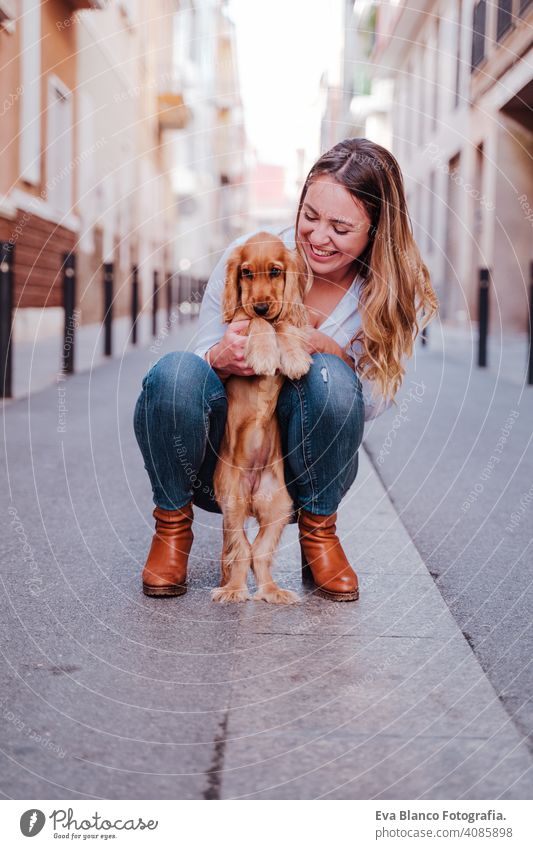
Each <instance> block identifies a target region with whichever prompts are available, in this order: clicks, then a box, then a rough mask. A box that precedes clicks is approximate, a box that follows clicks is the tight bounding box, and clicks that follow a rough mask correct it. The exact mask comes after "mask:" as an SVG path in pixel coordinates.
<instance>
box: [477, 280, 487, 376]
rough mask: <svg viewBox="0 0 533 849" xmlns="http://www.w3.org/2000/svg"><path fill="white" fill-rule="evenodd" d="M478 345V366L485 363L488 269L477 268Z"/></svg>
mask: <svg viewBox="0 0 533 849" xmlns="http://www.w3.org/2000/svg"><path fill="white" fill-rule="evenodd" d="M478 314H479V347H478V361H477V362H478V366H481V367H482V368H484V367H485V366H486V365H487V337H488V332H489V269H488V268H480V269H479V308H478Z"/></svg>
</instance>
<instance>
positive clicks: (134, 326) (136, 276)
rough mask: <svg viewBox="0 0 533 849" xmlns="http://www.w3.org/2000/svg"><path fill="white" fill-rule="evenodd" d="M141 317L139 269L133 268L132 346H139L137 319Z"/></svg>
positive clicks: (133, 266) (134, 266)
mask: <svg viewBox="0 0 533 849" xmlns="http://www.w3.org/2000/svg"><path fill="white" fill-rule="evenodd" d="M138 315H139V269H138V267H137V266H136V265H132V267H131V344H132V345H136V344H137V317H138Z"/></svg>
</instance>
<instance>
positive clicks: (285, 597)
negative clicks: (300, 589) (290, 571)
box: [252, 587, 301, 604]
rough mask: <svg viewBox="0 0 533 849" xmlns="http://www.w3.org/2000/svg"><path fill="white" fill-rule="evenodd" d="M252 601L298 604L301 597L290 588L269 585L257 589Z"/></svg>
mask: <svg viewBox="0 0 533 849" xmlns="http://www.w3.org/2000/svg"><path fill="white" fill-rule="evenodd" d="M252 598H253V600H254V601H268V602H269V603H270V604H299V603H300V601H301V599H300V597H299V596H298V595H296V593H293V592H292V590H282V589H281V588H280V587H269V588H268V589H260V590H257V592H256V593H255V595H254V596H252Z"/></svg>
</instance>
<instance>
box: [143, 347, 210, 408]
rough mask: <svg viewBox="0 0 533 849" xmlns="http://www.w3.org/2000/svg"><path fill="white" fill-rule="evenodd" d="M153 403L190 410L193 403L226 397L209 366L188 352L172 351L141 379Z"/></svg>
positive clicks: (200, 358)
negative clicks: (169, 404)
mask: <svg viewBox="0 0 533 849" xmlns="http://www.w3.org/2000/svg"><path fill="white" fill-rule="evenodd" d="M143 389H148V390H149V392H150V396H151V398H152V399H153V400H157V401H158V402H160V403H163V404H164V403H165V402H167V403H168V402H169V403H171V404H172V407H173V409H179V408H180V407H182V408H185V409H188V410H191V404H194V400H195V399H197V400H200V401H202V405H201V406H202V407H203V406H204V402H207V406H209V401H210V400H211V399H212V398H213V397H222V396H224V395H225V394H226V392H225V389H224V384H223V383H222V381H221V380H220V378H219V377H218V375H217V374H216V372H215V371H214V370H213V369H212V368H211V366H210V365H209V364H208V363H207V362H206V361H205V360H203V359H202V357H199V356H198V355H197V354H193V352H192V351H172V352H171V353H169V354H165V356H163V357H161V359H160V360H158V361H157V362H156V363H155V365H153V366H152V368H151V369H150V371H149V372H148V374H147V375H146V376H145V377H144V379H143Z"/></svg>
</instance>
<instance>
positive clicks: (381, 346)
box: [295, 138, 438, 399]
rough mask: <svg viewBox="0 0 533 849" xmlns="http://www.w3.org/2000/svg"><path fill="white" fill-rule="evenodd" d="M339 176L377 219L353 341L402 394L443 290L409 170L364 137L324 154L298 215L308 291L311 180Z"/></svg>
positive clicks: (385, 387)
mask: <svg viewBox="0 0 533 849" xmlns="http://www.w3.org/2000/svg"><path fill="white" fill-rule="evenodd" d="M323 174H328V175H331V176H333V177H334V178H335V180H337V182H338V183H340V185H342V186H344V188H346V189H347V190H348V191H349V192H350V193H351V194H352V195H353V196H354V198H356V199H357V200H358V201H359V202H360V203H361V204H362V205H363V207H364V208H365V210H366V212H367V213H368V217H369V218H370V221H371V226H370V228H369V241H368V244H367V246H366V248H365V249H364V251H363V252H362V254H360V256H358V257H357V259H356V260H354V274H355V273H356V272H357V273H358V274H359V277H360V280H361V285H360V288H359V292H358V297H359V310H360V313H361V327H360V329H359V330H358V331H357V333H356V334H355V335H354V336H353V338H352V339H351V340H350V344H349V346H347V349H349V348H350V347H352V350H353V352H354V353H355V354H356V371H357V373H358V374H359V375H360V376H361V377H364V378H367V379H368V380H372V381H375V384H376V386H377V387H378V388H379V390H380V391H381V394H382V395H383V396H384V397H385V398H392V399H393V398H394V396H395V395H396V393H397V391H398V389H399V388H400V386H401V384H402V380H403V377H404V374H405V368H404V366H403V363H402V360H403V358H404V356H408V357H409V356H411V354H412V352H413V343H414V341H415V339H416V337H417V335H418V333H419V332H420V330H421V329H422V328H423V327H425V326H426V325H427V324H428V323H429V322H430V321H431V320H432V318H434V316H435V315H436V313H437V309H438V301H437V296H436V295H435V292H434V290H433V287H432V285H431V281H430V276H429V271H428V269H427V267H426V265H425V264H424V263H423V261H422V259H421V257H420V252H419V250H418V247H417V245H416V242H415V240H414V238H413V228H412V224H411V219H410V217H409V212H408V210H407V203H406V200H405V191H404V186H403V178H402V173H401V171H400V167H399V165H398V163H397V161H396V159H395V158H394V156H393V155H392V154H391V153H389V151H388V150H386V149H385V148H384V147H381V145H379V144H375V142H372V141H369V140H368V139H364V138H353V139H344V141H341V142H339V143H338V144H336V145H335V146H334V147H332V148H331V150H328V151H327V152H326V153H324V154H323V155H322V156H321V157H320V159H319V160H318V161H317V162H316V163H315V165H314V166H313V168H312V169H311V171H310V172H309V174H308V175H307V179H306V181H305V183H304V187H303V189H302V193H301V195H300V201H299V204H298V212H297V214H296V230H295V232H296V245H297V250H298V252H299V253H300V255H301V256H302V257H303V259H304V261H305V263H306V266H307V269H308V272H309V274H308V282H307V285H306V288H305V292H306V293H307V291H309V288H310V286H311V285H312V271H311V269H310V267H309V263H308V262H307V258H306V256H305V254H304V252H303V250H302V248H301V246H300V245H299V240H298V222H299V220H300V213H301V209H302V204H303V202H304V200H305V196H306V194H307V190H308V188H309V185H310V184H311V182H312V181H313V180H314V179H316V178H317V177H320V176H322V175H323Z"/></svg>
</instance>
